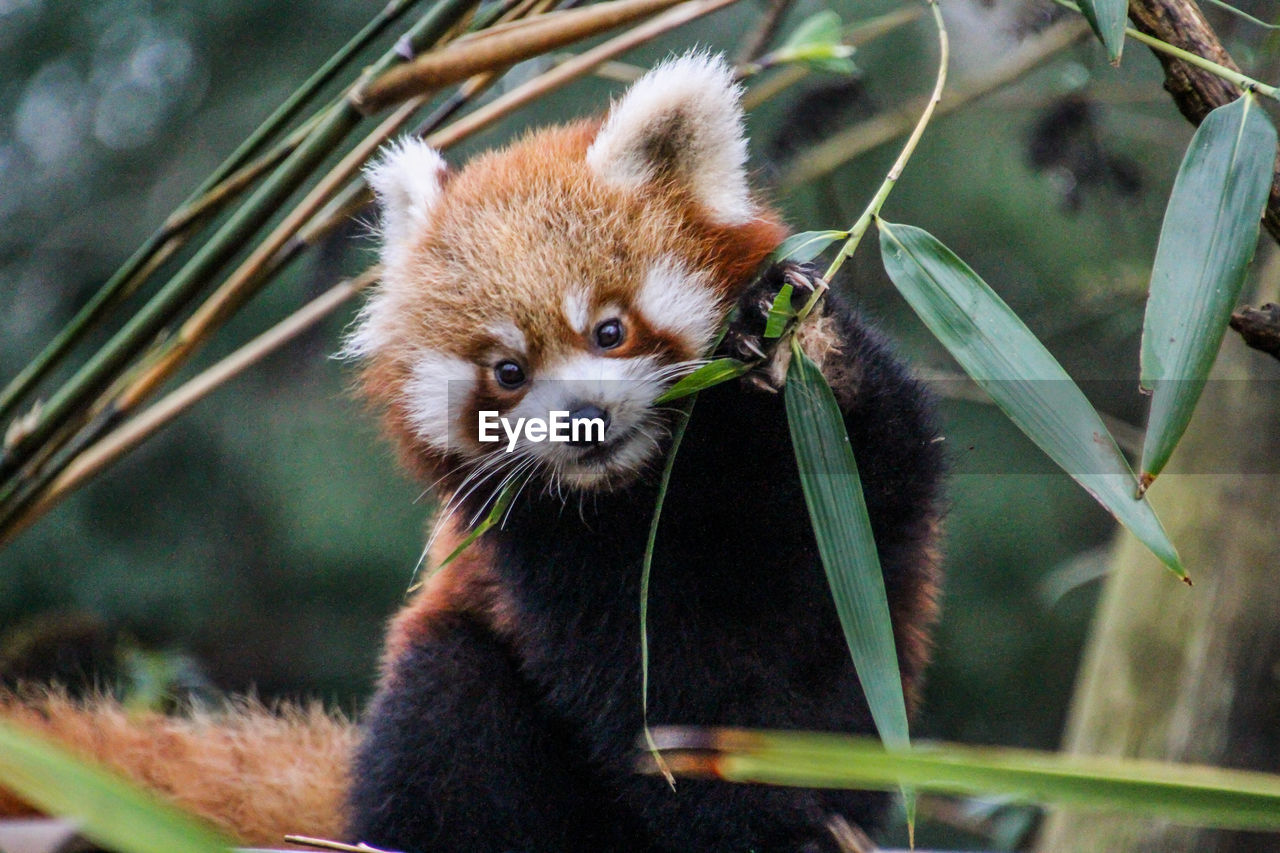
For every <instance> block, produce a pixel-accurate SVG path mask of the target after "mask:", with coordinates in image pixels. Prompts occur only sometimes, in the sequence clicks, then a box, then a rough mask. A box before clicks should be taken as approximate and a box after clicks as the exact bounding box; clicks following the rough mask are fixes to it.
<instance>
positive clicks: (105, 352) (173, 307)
mask: <svg viewBox="0 0 1280 853" xmlns="http://www.w3.org/2000/svg"><path fill="white" fill-rule="evenodd" d="M476 2H477V0H442V2H440V3H438V4H437V5H436V6H434V7H433V8H432V9H431V11H429V12H428V13H427V14H426V15H424V16H423V18H422V19H421V20H420V21H419V22H418V24H417V25H416V26H415V27H414V28H413V30H411V34H410V35H411V37H412V40H413V41H414V43H420V44H432V43H434V42H435V40H436V39H437V38H439V37H440V36H441V35H443V34H444V33H445V32H446V31H447V30H448V29H449V28H450V27H451V26H452V25H453V24H454V23H455V22H456V21H457V20H458V19H459V18H461V16H462V15H463V14H465V13H466V11H467V10H468V9H470V8H471V6H472V5H473V4H474V3H476ZM400 61H402V60H401V58H400V56H399V54H397V53H396V52H395V51H394V50H393V51H390V52H388V53H386V54H384V56H383V57H382V59H381V60H380V61H379V62H378V63H377V64H375V65H374V67H373V68H372V69H370V71H369V72H367V76H368V77H369V78H372V77H374V76H376V75H377V74H380V73H382V71H383V70H384V69H385V68H389V67H391V66H392V65H394V64H395V63H397V62H400ZM361 118H362V115H361V113H360V112H359V110H357V109H356V108H355V106H354V105H353V104H352V103H351V101H350V99H344V100H342V101H340V102H339V103H338V104H336V105H334V107H332V108H331V109H330V110H329V111H328V112H327V113H326V114H325V115H324V117H323V118H322V119H321V120H320V123H319V125H318V126H317V128H316V130H315V132H314V134H312V135H311V136H310V137H309V138H308V139H307V140H306V141H305V142H304V143H302V144H301V145H299V146H298V148H297V149H296V150H295V151H294V152H293V153H292V154H291V155H289V157H288V158H287V159H286V160H285V162H284V163H283V164H282V165H281V166H280V168H279V169H278V170H277V171H276V172H275V173H273V174H272V175H271V176H270V177H269V178H268V179H267V181H266V182H264V183H263V185H262V186H261V187H259V188H258V190H257V191H255V192H254V193H253V195H251V196H250V197H249V199H248V200H247V201H246V202H245V204H244V205H243V206H242V207H241V208H240V209H239V210H237V211H236V213H235V214H233V215H232V216H231V218H230V219H228V220H227V222H226V223H224V224H223V226H222V227H221V228H220V229H219V230H218V231H217V232H216V233H215V234H214V235H213V237H211V238H210V240H209V241H208V242H207V243H206V244H205V245H204V246H203V247H202V248H201V249H200V251H199V252H197V253H196V255H195V256H194V257H193V258H192V259H191V260H190V261H188V262H187V264H186V265H185V266H183V267H182V269H180V270H179V271H178V272H177V273H176V274H175V275H174V277H173V278H172V279H170V280H169V282H168V283H167V284H166V285H165V286H164V287H163V288H161V290H160V291H159V292H158V293H157V294H156V295H155V296H154V297H153V298H152V299H151V300H150V301H149V302H148V303H147V304H146V305H145V306H143V308H142V309H141V310H140V311H139V312H138V313H137V314H136V315H134V316H133V317H132V318H130V320H129V322H128V323H126V324H125V326H124V327H123V328H122V329H121V330H120V331H119V332H117V333H116V335H115V336H113V337H112V338H111V340H110V341H109V342H108V343H107V345H106V346H104V347H103V348H102V349H101V350H99V351H98V352H97V353H95V354H94V356H93V357H92V358H90V359H89V361H88V362H87V363H86V364H85V365H84V366H83V367H81V369H80V370H79V371H77V372H76V374H75V375H74V376H73V377H72V378H71V379H70V380H69V381H68V382H67V384H66V385H64V386H63V387H62V388H60V389H58V391H57V392H55V393H54V395H53V396H52V397H51V398H50V399H49V401H48V402H47V403H46V404H45V406H44V407H43V408H42V410H41V413H40V417H39V420H38V421H37V422H36V423H35V424H34V425H33V426H32V427H31V429H30V431H29V432H27V433H25V434H23V435H21V436H18V437H17V439H16V441H15V442H13V443H12V444H10V446H8V447H7V448H6V449H5V452H4V454H3V456H0V477H10V476H11V475H12V474H13V473H14V472H15V471H16V470H17V469H18V468H19V467H20V466H21V465H22V464H23V463H24V462H25V461H26V460H27V459H29V458H30V457H31V455H32V454H33V453H34V451H35V449H36V448H37V447H39V446H40V445H41V444H42V443H43V442H45V441H46V440H48V439H49V438H50V437H51V436H53V434H54V433H55V432H56V431H57V430H58V429H59V428H60V427H61V426H62V425H64V424H65V423H67V422H68V421H69V420H70V419H71V418H72V417H73V416H74V415H75V413H76V412H77V411H79V410H81V409H83V407H84V406H85V404H86V403H87V402H88V400H89V399H91V398H92V397H94V396H96V395H97V394H100V393H101V392H102V391H103V390H105V389H106V388H107V386H109V385H110V383H111V382H112V380H113V377H114V376H116V375H117V374H118V373H119V372H120V370H121V369H123V368H124V366H125V365H126V364H127V363H128V362H129V361H130V360H131V359H133V358H134V357H135V356H136V355H138V354H139V353H140V352H141V351H142V350H143V349H144V348H145V347H146V346H147V345H148V344H150V343H151V341H152V340H153V339H154V338H155V336H156V335H157V334H158V333H159V332H160V331H161V329H163V328H164V326H166V325H167V324H168V323H169V322H171V321H172V320H173V318H174V317H175V316H176V315H177V314H178V313H179V312H180V311H181V310H182V308H183V307H184V306H185V305H186V304H187V303H188V302H190V300H191V299H192V298H194V297H195V295H196V294H197V293H198V292H199V291H200V290H201V289H203V287H204V286H205V284H206V283H207V281H208V279H209V278H210V277H211V276H212V275H214V274H215V273H216V272H217V271H218V269H220V268H221V267H222V266H224V265H225V264H226V263H227V262H228V261H229V260H230V259H231V258H232V257H233V256H234V255H235V254H236V252H237V251H239V250H240V248H241V247H242V246H243V245H244V244H245V243H246V242H247V241H248V240H249V239H250V238H251V237H252V235H253V234H254V233H256V232H257V231H258V229H259V228H261V227H262V226H263V225H264V224H266V222H267V221H268V220H269V219H270V218H271V216H272V215H273V214H274V213H275V211H276V210H277V209H278V208H279V207H280V205H281V204H282V203H283V202H284V200H285V199H286V198H288V197H289V196H290V195H292V193H293V192H294V191H295V190H296V189H297V188H298V186H300V185H301V184H302V182H303V181H304V180H305V179H306V178H307V176H308V175H309V174H310V173H311V172H312V171H313V170H314V168H315V167H316V165H318V164H319V163H320V162H321V161H322V160H323V159H324V158H325V157H327V156H328V155H329V153H330V152H331V151H332V150H333V149H334V148H336V147H337V145H338V144H339V143H340V142H341V140H342V139H343V138H345V137H346V135H347V134H348V133H349V132H350V131H351V130H352V129H353V128H354V127H355V126H356V124H358V123H359V122H360V120H361ZM14 490H15V487H14V485H13V484H10V485H9V486H8V487H6V489H5V490H4V492H3V495H2V496H0V500H7V499H8V498H9V497H10V496H11V495H12V493H13V491H14Z"/></svg>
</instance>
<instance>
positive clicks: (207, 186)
mask: <svg viewBox="0 0 1280 853" xmlns="http://www.w3.org/2000/svg"><path fill="white" fill-rule="evenodd" d="M418 2H420V0H391V2H389V3H388V4H387V5H386V6H385V7H384V8H383V10H382V11H381V12H380V13H379V14H378V15H377V16H376V17H375V18H374V19H373V20H371V21H370V22H369V23H368V24H366V25H365V27H364V29H362V30H361V31H360V32H358V33H357V34H356V35H355V36H354V37H352V38H351V40H350V41H348V42H347V44H345V45H344V46H343V47H342V48H341V49H340V50H339V51H338V52H337V53H335V54H334V55H333V56H332V57H330V58H329V60H328V61H327V62H326V63H325V64H324V65H323V66H321V67H320V69H319V70H317V71H316V73H314V74H313V75H311V77H310V78H308V79H307V80H306V82H304V83H303V84H302V86H300V87H299V88H298V89H297V90H296V91H295V92H294V93H293V94H292V95H291V96H290V97H289V98H288V100H286V101H285V102H284V103H283V104H281V105H280V106H279V107H278V108H277V109H276V110H275V111H273V112H272V113H271V115H270V116H268V117H267V119H266V120H265V121H263V122H262V123H261V124H260V125H259V126H258V127H257V129H255V130H254V131H253V133H252V134H250V135H249V137H248V138H247V139H246V140H245V141H244V142H242V143H241V144H240V145H239V146H237V147H236V149H235V150H234V151H233V152H232V153H231V154H230V155H229V156H228V157H227V158H226V160H224V161H223V162H222V164H221V165H219V166H218V168H217V169H215V170H214V172H213V174H211V175H210V176H209V177H208V178H206V179H205V180H204V181H203V182H201V184H200V185H199V187H197V188H196V190H195V191H194V192H193V193H192V194H191V195H190V196H189V197H188V198H187V200H186V201H185V202H183V204H182V205H181V206H180V207H179V208H178V209H177V210H176V211H175V212H174V213H173V214H171V215H170V217H169V218H168V219H166V221H165V223H164V224H163V225H162V226H161V227H160V228H159V229H157V231H156V232H154V233H153V234H152V235H151V236H150V237H148V238H147V240H146V241H145V242H144V243H143V244H142V246H141V247H140V248H139V249H138V250H137V251H136V252H134V254H133V255H131V256H130V257H129V259H128V260H127V261H125V263H124V265H123V266H121V267H120V268H119V269H118V270H117V271H116V272H115V273H114V274H113V275H112V276H111V277H110V278H109V279H107V281H106V282H105V283H104V284H103V285H102V287H101V288H99V289H98V292H97V293H95V294H94V295H93V297H92V298H91V299H90V300H89V301H88V302H87V303H85V305H84V306H83V307H82V308H81V309H80V310H79V311H77V312H76V314H75V316H74V317H73V318H72V319H71V320H70V322H68V323H67V325H66V326H65V327H63V329H62V331H60V332H59V333H58V335H57V336H56V337H54V339H53V340H52V341H50V342H49V344H48V346H46V347H45V348H44V349H43V350H41V351H40V353H38V354H37V355H36V357H35V358H33V359H32V360H31V361H29V362H28V363H27V364H26V366H25V367H23V369H22V370H21V371H20V372H19V373H18V375H17V376H15V377H14V378H13V379H12V380H11V381H10V382H9V384H8V385H7V386H5V388H4V390H3V391H0V420H3V419H4V418H6V417H8V416H9V415H10V414H12V412H13V410H14V409H15V408H16V407H17V405H18V404H19V403H20V402H21V401H22V400H23V399H25V398H26V397H27V395H29V394H30V393H31V391H32V389H34V388H35V386H36V385H37V384H38V383H39V382H40V381H41V380H42V379H44V378H45V377H46V376H47V375H48V374H49V371H51V370H52V369H53V368H54V367H55V366H57V365H58V364H59V363H60V362H61V361H62V359H63V358H65V357H66V355H67V354H68V353H69V352H70V351H71V349H72V348H73V347H75V345H76V344H78V343H79V342H80V341H81V340H83V338H84V336H85V334H87V333H88V332H89V331H90V330H91V329H92V328H93V327H94V326H96V325H97V324H98V323H99V322H100V321H101V320H102V319H104V318H105V317H106V316H107V315H108V313H109V311H110V309H111V308H113V307H114V306H116V305H118V304H119V303H120V302H122V301H123V300H124V299H127V298H128V297H129V296H130V295H131V294H133V293H134V292H135V291H136V290H137V289H138V287H140V286H141V285H142V284H143V283H144V282H145V281H146V280H147V278H149V276H150V274H151V273H152V272H153V271H154V270H155V269H156V268H158V267H159V266H160V264H159V263H153V262H152V261H153V260H154V258H155V257H157V256H161V255H162V256H163V257H164V258H168V257H170V256H171V255H172V254H173V252H174V251H176V250H177V248H178V247H179V245H180V243H175V238H176V237H177V236H178V235H179V234H181V232H182V231H183V230H184V229H185V228H187V227H189V226H191V225H194V224H195V223H196V221H197V220H199V219H200V218H202V217H203V216H205V215H209V214H211V213H213V212H215V211H216V210H217V209H218V207H219V206H220V205H221V203H223V202H225V201H226V200H227V198H229V197H230V196H233V195H236V194H238V193H239V192H240V191H241V190H243V189H244V188H245V187H247V186H248V185H249V183H251V182H252V178H256V177H257V173H256V172H253V171H252V170H250V172H249V173H247V174H244V175H241V176H240V177H241V178H249V180H244V181H242V182H233V181H231V180H229V179H230V178H232V177H233V176H234V175H235V174H236V173H237V172H239V171H242V170H243V169H244V168H246V167H245V164H246V161H248V159H249V158H250V157H251V156H253V154H254V153H255V152H256V151H257V150H258V149H259V148H260V147H261V146H262V144H263V143H264V142H265V141H266V140H267V139H269V138H271V137H272V136H274V135H275V134H276V133H277V132H278V131H279V130H280V128H282V127H283V126H284V125H285V124H286V123H287V122H289V121H290V120H291V119H292V118H293V117H294V116H296V115H297V113H298V111H299V110H300V109H301V108H302V107H303V106H304V105H305V104H306V103H307V102H308V101H309V100H310V99H311V98H312V97H313V96H314V95H315V93H316V92H318V91H319V90H320V89H321V88H323V87H324V86H325V85H326V84H328V83H329V82H330V81H331V80H332V79H333V78H334V76H336V75H337V73H338V72H339V71H341V69H342V68H344V67H345V66H346V65H347V63H348V62H349V61H350V60H351V59H352V57H354V56H355V55H356V54H357V53H359V52H360V51H361V50H363V49H364V48H365V47H366V46H368V45H369V44H370V43H371V42H372V41H373V40H374V39H375V38H377V37H378V36H379V35H381V34H382V32H383V31H385V30H386V29H387V28H388V27H389V26H391V25H392V24H394V23H395V22H396V21H397V20H399V19H400V18H401V17H402V16H403V15H404V14H405V13H406V12H408V11H409V10H410V9H411V8H412V7H413V6H414V5H415V4H416V3H418ZM250 175H252V177H250ZM224 184H232V186H223V185H224ZM219 187H223V189H222V192H221V193H220V194H219V195H218V199H217V201H218V203H217V204H213V203H211V202H210V201H209V199H207V198H206V197H207V196H208V195H210V193H211V192H212V191H213V190H215V189H216V188H219ZM195 207H198V208H199V210H195V209H193V208H195Z"/></svg>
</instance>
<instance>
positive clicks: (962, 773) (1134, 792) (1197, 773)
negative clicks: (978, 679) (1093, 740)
mask: <svg viewBox="0 0 1280 853" xmlns="http://www.w3.org/2000/svg"><path fill="white" fill-rule="evenodd" d="M653 736H654V739H655V741H656V742H657V743H658V745H659V747H661V748H662V749H663V750H664V754H665V755H666V757H667V759H668V762H669V764H670V766H671V767H672V768H673V769H674V770H675V771H676V772H677V773H690V774H706V773H713V774H715V775H718V776H720V777H722V778H725V779H729V780H731V781H735V782H755V783H763V784H771V785H798V786H803V787H824V788H889V787H891V786H893V785H911V786H913V787H915V788H918V789H919V790H923V791H934V792H937V793H945V794H961V795H973V794H986V795H1004V796H1010V797H1016V798H1019V799H1025V800H1030V801H1033V802H1040V803H1047V804H1050V803H1051V804H1056V805H1066V806H1073V807H1082V808H1088V809H1097V810H1105V811H1125V812H1129V813H1134V814H1142V815H1151V816H1153V817H1163V818H1169V819H1173V820H1177V821H1180V822H1185V823H1191V824H1196V825H1200V826H1212V827H1222V828H1234V829H1259V830H1280V776H1277V775H1274V774H1268V773H1255V772H1250V771H1243V770H1226V769H1222V768H1218V767H1203V766H1194V765H1186V764H1172V763H1167V762H1159V761H1145V760H1138V759H1126V758H1104V757H1095V756H1075V755H1065V754H1062V753H1051V752H1035V751H1031V750H1021V749H1009V748H1004V747H969V746H959V745H956V744H941V743H936V744H926V745H919V744H917V745H916V746H913V747H912V748H911V749H910V750H905V751H896V752H895V751H893V750H886V749H885V748H884V747H883V746H882V745H880V744H878V743H876V742H875V741H874V740H873V739H871V738H865V737H863V738H859V737H851V736H844V735H833V734H813V733H805V732H772V731H768V732H766V731H744V730H738V729H710V730H702V729H680V728H660V729H656V730H654V732H653ZM694 746H696V747H697V748H698V751H697V752H692V753H690V752H683V751H682V750H686V749H689V748H691V747H694Z"/></svg>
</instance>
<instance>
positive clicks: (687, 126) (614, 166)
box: [587, 52, 755, 225]
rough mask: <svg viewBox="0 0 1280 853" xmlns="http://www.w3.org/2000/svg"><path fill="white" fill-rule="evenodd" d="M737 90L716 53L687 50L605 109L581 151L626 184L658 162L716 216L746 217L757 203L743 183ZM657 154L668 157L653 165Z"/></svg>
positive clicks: (733, 220) (649, 175)
mask: <svg viewBox="0 0 1280 853" xmlns="http://www.w3.org/2000/svg"><path fill="white" fill-rule="evenodd" d="M741 92H742V90H741V88H740V87H739V86H738V85H737V84H736V83H734V82H733V72H732V71H731V70H730V69H729V67H728V66H727V65H726V64H725V62H724V60H723V59H722V58H721V57H719V56H712V55H711V54H709V53H706V52H690V53H686V54H685V55H684V56H681V57H678V58H676V59H671V60H668V61H666V62H664V63H662V64H661V65H658V66H657V67H655V68H654V69H653V70H652V71H650V72H648V73H647V74H645V75H644V76H643V77H641V78H640V79H639V80H637V81H636V82H635V83H634V84H633V85H632V86H631V88H630V89H628V90H627V92H626V94H624V95H623V96H622V99H621V100H620V101H618V102H617V103H615V104H614V105H613V108H612V109H610V110H609V117H608V118H607V119H606V120H605V123H604V125H603V127H601V129H600V132H599V134H598V135H597V136H596V138H595V141H594V142H592V143H591V147H590V148H589V149H588V150H587V165H588V166H590V167H591V168H592V169H593V170H594V171H595V172H596V173H597V174H599V175H600V176H601V177H603V178H604V179H606V180H608V181H611V182H613V183H615V184H618V185H620V186H624V187H638V186H640V185H641V184H644V183H645V182H647V181H649V180H651V179H653V177H654V176H655V175H656V174H657V172H658V171H659V167H663V168H665V169H666V170H668V171H671V172H673V173H675V174H676V175H678V176H679V177H680V178H681V179H682V180H683V181H684V182H685V183H686V184H688V185H689V189H690V190H691V191H692V192H693V195H694V196H695V197H696V198H697V199H698V200H699V201H701V202H702V203H703V204H705V205H706V206H707V208H708V209H709V210H710V211H711V212H712V213H714V214H715V215H716V217H717V218H718V219H719V220H720V221H722V222H725V223H728V224H732V225H740V224H742V223H744V222H747V221H749V220H750V219H751V218H752V217H753V216H754V215H755V209H754V206H753V205H752V203H751V196H750V193H749V191H748V188H747V177H746V168H745V167H746V162H747V141H746V138H745V136H744V135H743V127H742V107H741V105H740V98H741ZM662 143H667V144H662ZM655 152H659V153H658V154H657V155H655ZM655 156H665V157H669V158H670V159H669V160H667V161H664V162H662V163H659V162H656V161H655V159H654V157H655Z"/></svg>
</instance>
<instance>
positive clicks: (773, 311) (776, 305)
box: [764, 284, 796, 340]
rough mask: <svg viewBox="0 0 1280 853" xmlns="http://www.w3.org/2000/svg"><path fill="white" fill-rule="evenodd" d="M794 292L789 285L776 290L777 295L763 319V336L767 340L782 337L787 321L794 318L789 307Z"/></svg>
mask: <svg viewBox="0 0 1280 853" xmlns="http://www.w3.org/2000/svg"><path fill="white" fill-rule="evenodd" d="M793 290H795V288H794V287H792V286H791V285H789V284H784V285H782V287H780V288H778V295H777V296H775V297H774V298H773V304H772V305H770V306H769V315H768V316H767V317H766V318H765V323H764V336H765V337H766V338H768V339H769V340H773V339H774V338H780V337H782V332H783V330H784V329H786V328H787V321H788V320H790V319H791V318H792V317H794V316H796V312H795V310H794V309H793V308H792V307H791V292H792V291H793Z"/></svg>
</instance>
